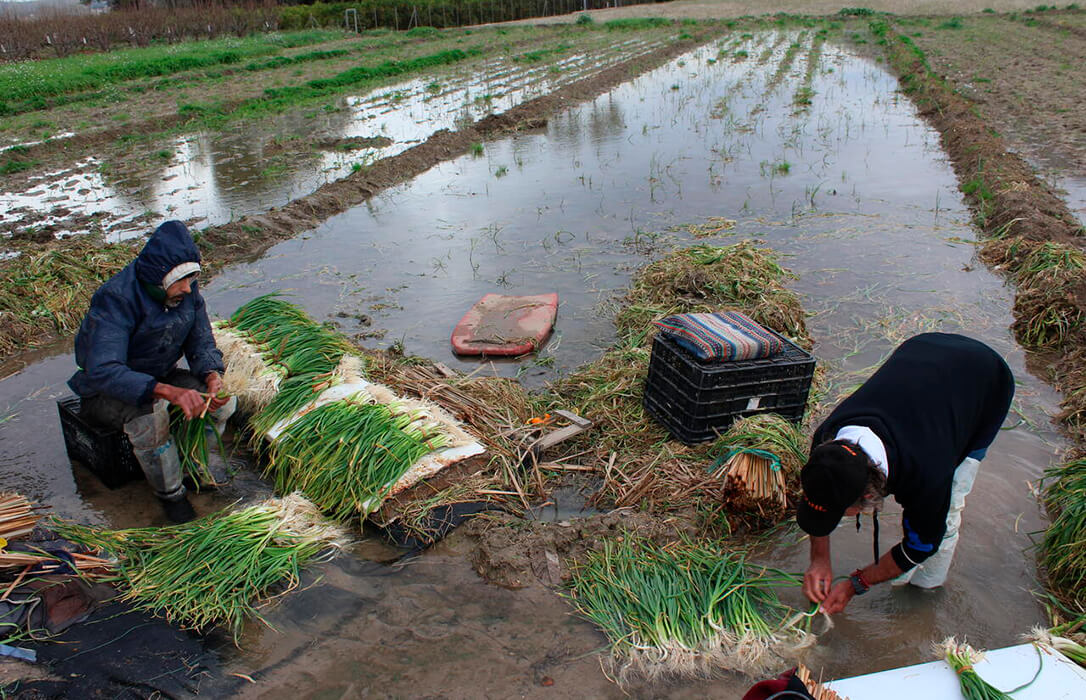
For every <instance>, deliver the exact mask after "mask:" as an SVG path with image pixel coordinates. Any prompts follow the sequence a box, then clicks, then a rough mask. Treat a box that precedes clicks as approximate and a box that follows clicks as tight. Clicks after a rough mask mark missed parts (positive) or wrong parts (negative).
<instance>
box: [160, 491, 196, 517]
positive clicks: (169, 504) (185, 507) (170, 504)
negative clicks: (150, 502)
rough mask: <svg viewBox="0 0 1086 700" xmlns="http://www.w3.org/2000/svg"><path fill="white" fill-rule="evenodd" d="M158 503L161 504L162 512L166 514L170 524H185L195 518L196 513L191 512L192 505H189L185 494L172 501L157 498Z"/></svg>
mask: <svg viewBox="0 0 1086 700" xmlns="http://www.w3.org/2000/svg"><path fill="white" fill-rule="evenodd" d="M158 502H159V503H161V504H162V512H164V513H165V514H166V517H167V518H168V519H169V521H170V522H171V523H178V524H180V523H187V522H189V521H190V520H192V519H193V518H195V517H196V511H195V510H193V508H192V504H191V503H189V497H188V496H186V495H185V494H181V497H180V498H177V499H173V500H171V499H168V498H159V499H158Z"/></svg>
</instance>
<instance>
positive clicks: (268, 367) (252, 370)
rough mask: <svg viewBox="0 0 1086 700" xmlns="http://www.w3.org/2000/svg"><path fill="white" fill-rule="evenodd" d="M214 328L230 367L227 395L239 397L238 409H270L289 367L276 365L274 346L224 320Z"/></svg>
mask: <svg viewBox="0 0 1086 700" xmlns="http://www.w3.org/2000/svg"><path fill="white" fill-rule="evenodd" d="M211 329H212V331H213V332H214V334H215V345H216V346H217V347H218V348H219V351H220V352H221V353H222V358H223V363H224V364H225V365H226V371H225V372H224V373H223V377H222V390H223V393H225V394H227V395H228V396H236V397H238V408H240V409H241V410H242V411H244V412H246V413H255V412H257V411H259V410H260V409H262V408H264V407H265V406H267V405H268V403H269V402H270V401H271V400H272V399H274V398H275V395H276V394H277V393H278V392H279V384H280V383H282V381H283V379H285V378H286V376H287V369H286V367H283V366H282V365H281V364H279V363H278V362H276V360H275V353H274V352H272V349H271V346H269V345H268V344H267V343H262V342H260V341H258V340H257V339H256V338H254V337H253V336H252V334H250V333H247V332H245V331H241V330H238V329H236V328H231V327H230V325H229V324H228V323H227V322H224V321H215V322H214V323H212V324H211Z"/></svg>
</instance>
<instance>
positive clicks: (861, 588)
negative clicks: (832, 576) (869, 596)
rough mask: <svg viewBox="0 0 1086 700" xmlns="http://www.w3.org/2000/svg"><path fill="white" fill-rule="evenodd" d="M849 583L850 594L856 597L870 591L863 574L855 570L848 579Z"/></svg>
mask: <svg viewBox="0 0 1086 700" xmlns="http://www.w3.org/2000/svg"><path fill="white" fill-rule="evenodd" d="M848 580H849V583H851V584H852V592H853V593H855V594H856V595H863V594H864V593H867V592H868V591H869V590H871V586H869V585H867V581H865V580H864V575H863V572H862V571H860V570H859V569H856V570H855V571H853V572H852V575H851V576H849V577H848Z"/></svg>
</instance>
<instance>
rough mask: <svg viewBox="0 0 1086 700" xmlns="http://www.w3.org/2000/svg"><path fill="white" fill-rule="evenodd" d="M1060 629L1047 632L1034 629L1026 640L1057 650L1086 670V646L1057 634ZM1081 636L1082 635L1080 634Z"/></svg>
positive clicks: (1041, 629) (1037, 628)
mask: <svg viewBox="0 0 1086 700" xmlns="http://www.w3.org/2000/svg"><path fill="white" fill-rule="evenodd" d="M1058 629H1059V628H1053V629H1050V630H1046V629H1044V628H1043V627H1034V628H1033V629H1032V630H1030V633H1029V634H1028V635H1026V639H1027V640H1028V641H1031V642H1033V643H1035V644H1043V645H1045V646H1047V647H1050V648H1052V649H1055V650H1056V651H1058V652H1060V653H1061V654H1063V655H1064V656H1066V657H1067V658H1069V659H1071V660H1072V661H1074V662H1075V663H1076V664H1078V665H1079V666H1082V667H1083V668H1086V644H1083V643H1082V642H1080V641H1079V640H1076V639H1072V638H1071V637H1064V636H1061V635H1059V634H1058V633H1057V631H1058ZM1080 636H1081V634H1080Z"/></svg>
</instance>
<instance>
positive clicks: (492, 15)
mask: <svg viewBox="0 0 1086 700" xmlns="http://www.w3.org/2000/svg"><path fill="white" fill-rule="evenodd" d="M652 1H653V0H362V1H361V2H342V3H321V2H317V3H312V4H294V5H281V4H279V3H277V2H274V1H273V0H268V1H267V2H253V1H252V0H248V1H247V2H230V1H229V0H213V1H200V0H165V2H154V3H152V2H149V1H148V0H113V2H112V3H111V4H112V7H113V9H112V10H110V11H108V12H101V13H93V14H70V13H64V12H61V11H54V12H48V13H44V14H41V15H38V16H35V17H31V18H16V17H12V16H3V15H0V61H21V60H25V59H29V58H52V57H57V56H69V55H71V54H74V53H80V52H96V51H109V50H111V49H114V48H121V47H125V46H148V45H150V44H151V43H175V42H179V41H186V40H191V39H211V38H215V37H221V36H239V37H240V36H248V35H250V34H254V33H259V32H274V31H279V30H292V29H306V28H315V27H345V28H349V29H351V30H354V29H356V28H357V29H358V31H365V30H369V29H379V28H381V29H395V30H404V29H412V28H414V27H421V26H425V27H438V28H444V27H461V26H466V25H473V24H485V23H488V22H505V21H509V20H517V19H527V18H530V17H545V16H549V15H562V14H568V13H571V12H576V11H578V10H584V9H589V10H594V9H600V8H604V7H611V6H615V5H635V4H640V3H643V2H652ZM348 10H354V12H353V13H349V12H348Z"/></svg>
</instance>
